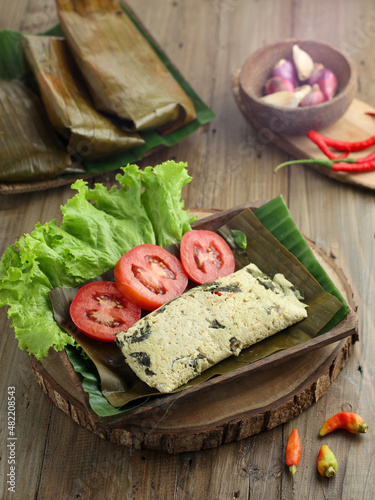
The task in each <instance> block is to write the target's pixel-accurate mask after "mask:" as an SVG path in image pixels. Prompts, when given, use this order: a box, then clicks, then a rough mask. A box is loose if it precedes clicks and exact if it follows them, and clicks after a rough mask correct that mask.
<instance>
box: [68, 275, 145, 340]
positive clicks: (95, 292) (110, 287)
mask: <svg viewBox="0 0 375 500" xmlns="http://www.w3.org/2000/svg"><path fill="white" fill-rule="evenodd" d="M70 316H71V318H72V320H73V323H74V324H75V325H76V327H77V328H78V330H80V331H81V332H82V333H84V334H86V335H88V336H89V337H91V338H94V339H97V340H103V341H104V342H114V340H115V338H116V333H118V332H124V331H126V330H127V329H128V328H130V327H131V326H132V325H134V323H135V322H136V321H138V320H139V318H140V317H141V309H140V307H138V306H136V305H135V304H133V303H132V302H131V301H130V300H129V299H127V298H126V297H125V295H124V294H123V293H122V292H121V290H119V288H118V287H117V285H116V283H113V282H112V281H95V282H92V283H87V284H86V285H83V286H82V287H81V288H80V289H79V290H78V292H77V294H76V296H75V297H74V299H73V301H72V303H71V305H70Z"/></svg>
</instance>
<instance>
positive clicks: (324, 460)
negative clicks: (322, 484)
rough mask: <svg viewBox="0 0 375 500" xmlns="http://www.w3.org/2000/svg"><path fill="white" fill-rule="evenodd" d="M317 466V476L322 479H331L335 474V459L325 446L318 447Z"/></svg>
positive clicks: (336, 465) (336, 464)
mask: <svg viewBox="0 0 375 500" xmlns="http://www.w3.org/2000/svg"><path fill="white" fill-rule="evenodd" d="M317 465H318V471H319V474H320V475H321V476H323V477H332V476H334V475H335V474H336V472H337V467H338V463H337V460H336V457H335V455H334V454H333V453H332V451H331V450H330V449H329V448H328V446H327V445H326V444H323V446H321V447H320V450H319V455H318V464H317Z"/></svg>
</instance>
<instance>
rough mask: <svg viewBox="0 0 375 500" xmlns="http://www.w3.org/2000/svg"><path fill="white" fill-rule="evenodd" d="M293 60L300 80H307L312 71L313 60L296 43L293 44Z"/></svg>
mask: <svg viewBox="0 0 375 500" xmlns="http://www.w3.org/2000/svg"><path fill="white" fill-rule="evenodd" d="M293 62H294V65H295V67H296V70H297V75H298V79H299V80H300V81H301V82H304V81H306V80H308V79H309V78H310V76H311V75H312V73H313V71H314V61H313V60H312V58H311V57H310V56H309V54H308V53H307V52H306V51H304V50H302V49H301V48H300V47H299V46H298V45H297V44H294V45H293Z"/></svg>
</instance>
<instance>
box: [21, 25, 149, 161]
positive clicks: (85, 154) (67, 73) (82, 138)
mask: <svg viewBox="0 0 375 500" xmlns="http://www.w3.org/2000/svg"><path fill="white" fill-rule="evenodd" d="M22 46H23V51H24V56H25V59H26V61H27V64H28V66H29V68H30V69H31V71H32V73H33V74H34V76H35V78H36V80H37V82H38V85H39V90H40V93H41V97H42V100H43V103H44V106H45V109H46V112H47V115H48V117H49V120H50V122H51V123H52V125H53V127H54V128H55V129H56V130H57V131H58V132H59V133H60V134H62V135H63V136H65V138H66V139H67V140H68V141H69V146H68V151H69V152H70V153H71V154H73V156H75V155H76V154H78V155H79V156H80V157H82V158H83V159H84V160H97V159H99V158H103V157H108V156H111V155H113V154H118V153H121V152H123V151H127V150H129V149H132V148H135V147H137V146H140V145H142V144H144V140H143V139H142V138H141V137H140V135H139V134H137V133H131V132H125V131H123V130H121V128H120V127H118V126H116V124H115V123H113V122H112V121H111V120H110V119H109V118H108V117H107V116H104V115H103V114H101V113H100V112H98V111H97V110H96V109H95V107H94V105H93V102H92V100H91V97H90V96H89V93H88V91H87V89H86V87H85V85H84V82H83V80H82V77H81V75H80V73H79V70H78V68H77V66H76V63H75V61H74V59H73V57H72V55H71V54H70V51H69V49H68V46H67V44H66V41H65V39H64V38H61V37H52V36H35V35H25V36H23V38H22Z"/></svg>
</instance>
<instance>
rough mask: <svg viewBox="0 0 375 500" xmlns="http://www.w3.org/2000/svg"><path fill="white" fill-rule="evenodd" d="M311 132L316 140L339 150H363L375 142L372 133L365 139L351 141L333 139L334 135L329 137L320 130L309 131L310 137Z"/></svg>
mask: <svg viewBox="0 0 375 500" xmlns="http://www.w3.org/2000/svg"><path fill="white" fill-rule="evenodd" d="M311 132H313V134H312V136H313V137H314V139H315V140H319V141H321V142H324V143H325V144H326V145H327V146H330V147H332V148H334V149H336V150H337V151H348V152H353V151H363V150H364V149H367V148H369V147H370V146H374V144H375V135H372V136H371V137H368V138H367V139H364V140H363V141H356V142H350V141H339V140H338V139H333V138H332V137H327V136H325V135H322V134H319V132H316V131H310V132H308V134H307V135H308V137H310V135H311ZM310 138H311V137H310Z"/></svg>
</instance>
